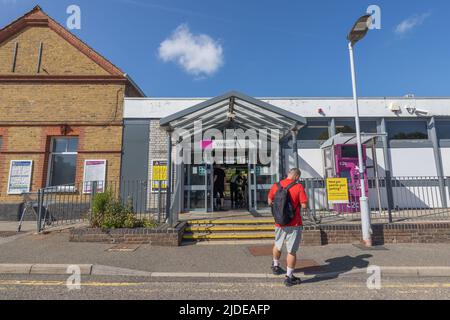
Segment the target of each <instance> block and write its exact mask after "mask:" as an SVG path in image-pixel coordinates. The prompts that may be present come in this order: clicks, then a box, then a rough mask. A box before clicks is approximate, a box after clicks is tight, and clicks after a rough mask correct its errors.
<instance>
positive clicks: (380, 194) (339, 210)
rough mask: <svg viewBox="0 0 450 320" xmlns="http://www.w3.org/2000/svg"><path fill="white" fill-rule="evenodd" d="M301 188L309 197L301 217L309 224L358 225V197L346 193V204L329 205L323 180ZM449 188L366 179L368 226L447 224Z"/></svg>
mask: <svg viewBox="0 0 450 320" xmlns="http://www.w3.org/2000/svg"><path fill="white" fill-rule="evenodd" d="M442 182H444V183H442ZM302 184H303V185H304V186H305V189H306V192H307V194H308V196H309V209H308V210H307V211H306V212H305V213H304V215H305V218H306V219H309V220H311V219H310V218H311V216H312V217H314V219H315V220H316V221H319V222H320V223H336V222H357V221H360V208H359V197H358V196H355V195H352V193H350V195H349V200H350V201H349V203H348V204H329V203H328V200H327V199H328V198H327V190H326V180H325V179H321V178H319V179H303V180H302ZM449 186H450V178H445V179H442V178H439V177H393V178H391V179H388V178H385V177H383V178H378V179H376V178H370V179H368V195H369V206H370V210H371V219H372V222H374V223H377V222H379V223H392V222H399V221H407V220H411V221H412V220H414V221H415V220H421V221H424V220H427V221H437V220H450V207H449V205H448V204H449V203H450V193H449V191H450V189H449ZM355 193H356V194H358V192H355Z"/></svg>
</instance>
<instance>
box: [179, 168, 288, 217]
mask: <svg viewBox="0 0 450 320" xmlns="http://www.w3.org/2000/svg"><path fill="white" fill-rule="evenodd" d="M217 167H219V166H215V165H211V164H200V165H195V164H190V165H184V192H183V193H184V201H183V203H184V208H183V211H184V212H192V211H197V212H215V211H217V209H218V208H219V207H220V206H218V205H217V201H220V200H219V197H218V195H217V194H216V195H215V194H214V191H215V190H214V169H215V168H217ZM220 167H221V168H222V169H223V171H224V172H225V186H224V205H223V208H222V210H221V211H249V212H251V213H261V212H266V211H267V212H268V211H270V208H269V207H268V204H267V196H268V194H269V191H270V188H271V187H272V185H273V184H274V183H276V182H277V181H279V179H280V176H279V173H278V172H276V173H272V172H271V170H270V166H264V165H252V164H231V165H226V164H223V165H220Z"/></svg>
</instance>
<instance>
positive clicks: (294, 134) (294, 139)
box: [291, 130, 299, 168]
mask: <svg viewBox="0 0 450 320" xmlns="http://www.w3.org/2000/svg"><path fill="white" fill-rule="evenodd" d="M291 133H292V153H293V156H294V165H295V167H296V168H298V167H299V162H298V147H297V133H298V131H297V130H292V131H291Z"/></svg>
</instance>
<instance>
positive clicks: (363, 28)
mask: <svg viewBox="0 0 450 320" xmlns="http://www.w3.org/2000/svg"><path fill="white" fill-rule="evenodd" d="M371 22H372V18H371V15H365V16H362V17H361V18H359V19H358V21H356V23H355V25H354V26H353V28H352V30H351V31H350V33H349V35H348V37H347V39H348V40H349V43H348V49H349V53H350V67H351V73H352V87H353V101H354V103H355V124H356V139H357V144H358V168H359V178H360V188H361V197H360V200H359V201H360V203H359V206H360V210H361V227H362V236H363V241H364V244H365V245H366V246H372V228H371V223H370V210H369V201H368V198H367V196H366V183H365V179H364V171H365V166H364V163H363V152H362V143H361V127H360V122H359V106H358V95H357V90H356V72H355V60H354V57H353V47H354V45H355V44H356V43H357V42H358V41H359V40H361V39H362V38H364V36H365V35H366V34H367V32H368V31H369V24H370V23H371Z"/></svg>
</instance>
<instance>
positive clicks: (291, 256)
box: [286, 253, 297, 277]
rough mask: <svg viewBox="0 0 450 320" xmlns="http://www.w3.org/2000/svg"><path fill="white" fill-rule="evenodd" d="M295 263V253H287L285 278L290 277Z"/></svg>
mask: <svg viewBox="0 0 450 320" xmlns="http://www.w3.org/2000/svg"><path fill="white" fill-rule="evenodd" d="M296 263H297V253H288V255H287V258H286V265H287V276H288V277H292V275H293V274H294V270H295V264H296Z"/></svg>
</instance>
